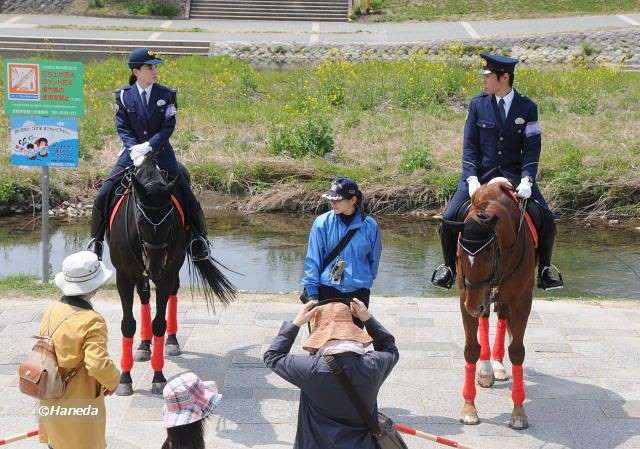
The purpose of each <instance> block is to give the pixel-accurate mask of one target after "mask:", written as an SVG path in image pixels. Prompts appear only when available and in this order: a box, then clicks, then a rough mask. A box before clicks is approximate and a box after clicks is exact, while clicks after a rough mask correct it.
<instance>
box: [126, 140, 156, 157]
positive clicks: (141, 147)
mask: <svg viewBox="0 0 640 449" xmlns="http://www.w3.org/2000/svg"><path fill="white" fill-rule="evenodd" d="M151 149H152V148H151V146H150V145H149V142H145V143H139V144H138V145H134V146H132V147H131V148H129V156H131V160H132V161H135V160H136V159H138V158H140V156H144V155H145V154H147V153H148V152H149V151H151Z"/></svg>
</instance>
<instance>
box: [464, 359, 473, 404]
mask: <svg viewBox="0 0 640 449" xmlns="http://www.w3.org/2000/svg"><path fill="white" fill-rule="evenodd" d="M462 397H463V398H464V400H465V401H471V402H473V401H474V400H475V398H476V364H475V363H467V364H465V365H464V388H463V389H462Z"/></svg>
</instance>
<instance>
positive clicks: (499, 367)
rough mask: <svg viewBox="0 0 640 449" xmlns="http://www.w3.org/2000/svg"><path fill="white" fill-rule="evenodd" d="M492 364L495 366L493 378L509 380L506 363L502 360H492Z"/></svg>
mask: <svg viewBox="0 0 640 449" xmlns="http://www.w3.org/2000/svg"><path fill="white" fill-rule="evenodd" d="M491 365H492V366H493V378H494V379H495V380H499V381H505V380H509V375H508V374H507V370H506V369H504V365H503V364H502V362H500V361H498V360H492V361H491Z"/></svg>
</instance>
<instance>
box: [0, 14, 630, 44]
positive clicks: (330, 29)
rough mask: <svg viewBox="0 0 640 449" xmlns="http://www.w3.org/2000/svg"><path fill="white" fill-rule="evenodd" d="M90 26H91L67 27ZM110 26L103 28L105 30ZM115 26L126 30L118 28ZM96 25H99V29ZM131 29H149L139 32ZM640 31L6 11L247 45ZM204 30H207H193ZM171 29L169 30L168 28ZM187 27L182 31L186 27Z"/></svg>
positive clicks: (573, 24) (40, 27)
mask: <svg viewBox="0 0 640 449" xmlns="http://www.w3.org/2000/svg"><path fill="white" fill-rule="evenodd" d="M60 26H66V27H74V26H81V27H90V28H94V29H93V30H88V29H61V28H56V27H60ZM105 27H106V28H110V29H109V30H100V29H99V28H105ZM113 27H118V28H121V30H119V31H118V30H115V29H113ZM95 28H98V29H97V30H96V29H95ZM126 28H149V30H148V31H133V30H126ZM623 28H632V29H633V28H636V29H639V30H640V12H638V13H634V14H626V15H612V16H579V17H557V18H543V19H522V20H500V21H497V20H483V21H469V22H412V23H346V22H345V23H331V22H295V21H290V22H287V21H232V20H153V19H111V18H96V17H84V16H81V17H80V16H56V15H6V14H4V15H2V14H0V35H11V36H39V37H79V38H101V39H129V40H132V39H150V40H196V41H208V42H217V43H224V42H247V43H256V44H258V43H271V42H282V43H298V44H304V43H311V44H314V43H317V44H322V43H342V44H348V43H359V42H363V43H364V42H366V43H382V44H384V43H386V44H392V43H403V42H418V41H431V40H462V39H465V40H467V39H471V40H473V39H481V38H486V37H496V36H499V37H517V36H525V35H533V34H554V33H564V32H580V31H596V30H618V29H623ZM194 29H199V30H201V31H193V30H194ZM164 30H168V31H164ZM180 30H182V31H180Z"/></svg>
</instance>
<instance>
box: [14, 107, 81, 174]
mask: <svg viewBox="0 0 640 449" xmlns="http://www.w3.org/2000/svg"><path fill="white" fill-rule="evenodd" d="M9 124H10V126H11V132H10V134H11V138H10V142H11V163H12V164H13V165H30V166H48V167H77V166H78V153H79V149H80V143H79V141H78V120H77V119H76V118H75V117H39V116H22V115H13V116H11V117H10V118H9Z"/></svg>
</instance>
